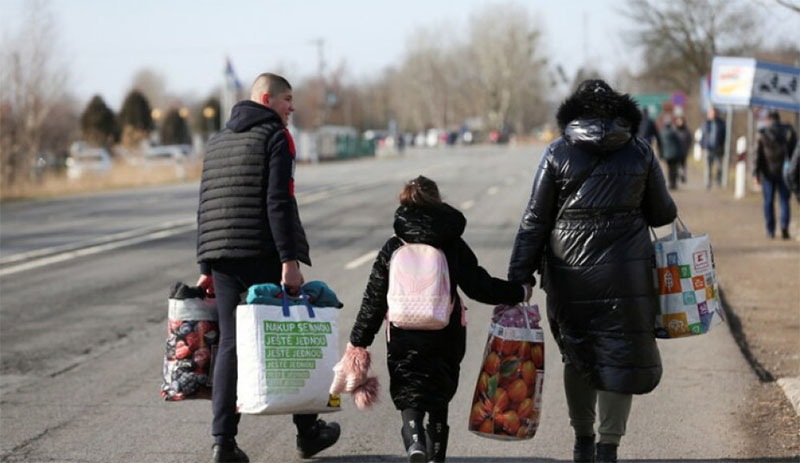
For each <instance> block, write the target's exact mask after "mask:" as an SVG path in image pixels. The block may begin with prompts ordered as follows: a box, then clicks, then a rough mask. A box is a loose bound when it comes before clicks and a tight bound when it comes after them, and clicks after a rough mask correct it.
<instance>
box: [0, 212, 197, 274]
mask: <svg viewBox="0 0 800 463" xmlns="http://www.w3.org/2000/svg"><path fill="white" fill-rule="evenodd" d="M195 228H196V227H195V224H191V225H184V226H182V227H176V228H170V229H169V230H161V231H157V232H153V233H148V234H146V235H142V236H136V237H133V238H127V239H123V240H119V241H115V242H113V243H106V244H101V245H98V246H91V247H88V248H83V249H77V250H75V251H69V252H63V253H60V254H56V255H54V256H50V257H43V258H41V259H34V260H31V261H29V262H25V263H24V264H19V265H14V266H11V267H7V268H4V269H0V276H5V275H11V274H13V273H17V272H22V271H24V270H31V269H34V268H39V267H43V266H45V265H50V264H55V263H57V262H63V261H65V260H70V259H74V258H76V257H81V256H89V255H92V254H97V253H100V252H104V251H110V250H112V249H118V248H121V247H125V246H131V245H134V244H140V243H145V242H147V241H152V240H157V239H162V238H168V237H170V236H175V235H180V234H181V233H187V232H190V231H192V230H194V229H195Z"/></svg>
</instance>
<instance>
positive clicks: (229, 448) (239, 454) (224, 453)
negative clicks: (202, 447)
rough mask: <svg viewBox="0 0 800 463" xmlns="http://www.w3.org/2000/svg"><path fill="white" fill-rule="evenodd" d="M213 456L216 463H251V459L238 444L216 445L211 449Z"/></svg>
mask: <svg viewBox="0 0 800 463" xmlns="http://www.w3.org/2000/svg"><path fill="white" fill-rule="evenodd" d="M211 455H212V457H211V458H212V459H211V461H213V462H214V463H249V462H250V458H248V457H247V454H246V453H244V452H243V451H242V449H240V448H239V446H237V445H236V444H233V445H220V444H214V446H213V447H211Z"/></svg>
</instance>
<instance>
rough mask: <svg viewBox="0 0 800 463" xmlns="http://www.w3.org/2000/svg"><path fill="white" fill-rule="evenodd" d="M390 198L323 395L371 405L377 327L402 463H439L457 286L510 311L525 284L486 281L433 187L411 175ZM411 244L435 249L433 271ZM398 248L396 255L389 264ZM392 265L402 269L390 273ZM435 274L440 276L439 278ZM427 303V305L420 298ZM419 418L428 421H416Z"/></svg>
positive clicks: (461, 337)
mask: <svg viewBox="0 0 800 463" xmlns="http://www.w3.org/2000/svg"><path fill="white" fill-rule="evenodd" d="M399 199H400V207H399V208H398V209H397V210H396V211H395V216H394V232H395V234H394V236H392V237H391V238H389V240H388V241H386V243H385V244H384V246H383V248H382V249H381V250H380V251H379V253H378V256H377V258H376V259H375V262H374V264H373V266H372V273H371V274H370V278H369V282H368V283H367V288H366V290H365V292H364V297H363V300H362V303H361V309H360V310H359V312H358V315H357V316H356V320H355V323H354V324H353V328H352V331H351V333H350V342H349V344H348V346H347V350H346V351H345V354H344V357H343V358H342V360H341V361H340V362H339V364H338V365H337V367H336V378H335V379H334V383H333V385H332V389H331V391H332V392H339V393H341V392H350V393H352V394H353V398H354V400H355V403H356V405H357V406H358V407H359V408H366V407H369V405H370V404H371V403H372V402H374V400H375V399H376V396H377V380H376V379H375V378H374V377H373V378H368V377H367V371H368V369H369V364H370V356H369V352H368V351H367V350H366V348H367V347H369V346H370V345H371V344H372V342H373V340H374V339H375V335H376V334H377V333H378V331H379V330H380V329H381V326H382V325H383V322H384V320H386V322H387V333H386V338H387V366H388V368H389V378H390V385H389V393H390V395H391V398H392V402H393V403H394V406H395V407H396V408H397V409H398V410H399V411H400V413H401V417H402V426H401V431H400V433H401V436H402V439H403V445H404V447H403V448H404V450H405V451H406V452H407V453H408V459H409V460H408V461H410V462H430V461H432V462H443V461H445V456H446V453H447V438H448V433H449V427H448V424H447V414H448V405H449V403H450V401H451V400H452V399H453V396H454V395H455V393H456V389H457V387H458V379H459V372H460V365H461V361H462V360H463V358H464V353H465V349H466V318H465V316H464V311H465V310H466V308H465V307H464V305H463V302H462V301H461V298H460V296H459V294H458V291H457V288H461V290H462V291H464V293H465V294H466V295H467V296H468V297H469V298H471V299H474V300H476V301H479V302H482V303H485V304H509V305H513V304H516V303H519V302H522V301H523V300H528V299H529V298H530V293H531V287H530V286H529V285H521V284H519V283H512V282H509V281H506V280H501V279H499V278H494V277H492V276H491V275H490V274H489V273H488V272H487V271H486V270H485V269H484V268H482V267H481V266H480V265H479V264H478V259H477V258H476V257H475V254H474V253H473V252H472V250H471V249H470V247H469V245H467V243H466V242H465V241H464V239H463V238H462V237H461V235H462V234H463V232H464V229H465V227H466V218H465V217H464V215H463V214H462V213H461V212H459V211H458V210H456V209H455V208H453V207H452V206H450V205H448V204H447V203H445V202H443V201H442V199H441V196H440V195H439V188H438V187H437V185H436V183H435V182H434V181H432V180H430V179H428V178H426V177H423V176H419V177H417V178H415V179H413V180H411V181H409V182H407V183H406V184H405V187H404V188H403V190H402V192H401V193H400V198H399ZM419 244H424V245H429V246H432V247H433V248H435V249H436V250H438V251H441V254H442V255H443V256H444V260H445V261H446V263H442V264H439V263H438V262H440V261H438V260H437V259H436V253H435V252H434V253H431V252H427V251H424V250H423V252H422V253H421V254H420V255H422V256H425V257H418V256H415V255H412V254H410V253H409V254H405V253H406V250H407V249H408V247H409V246H412V245H419ZM399 250H403V251H402V253H404V254H405V255H404V256H402V258H397V259H395V258H393V256H394V255H395V253H397V252H400V251H399ZM423 259H431V260H429V261H428V262H431V264H430V265H429V266H427V267H429V270H430V271H425V268H426V265H424V262H425V261H424V260H423ZM421 262H423V264H421ZM392 265H394V266H395V267H397V266H400V265H403V266H404V268H403V269H398V268H395V269H392V268H391V267H392ZM442 268H444V270H442ZM398 270H403V271H398ZM442 271H444V273H446V277H447V278H446V279H445V278H441V277H440V275H439V274H440V273H442ZM392 280H395V281H392ZM443 281H446V282H447V284H449V288H447V289H446V292H447V293H449V294H448V295H447V296H448V297H447V298H446V299H448V300H447V301H446V303H447V304H446V308H445V313H446V314H447V315H446V318H445V320H444V323H441V324H440V325H437V324H436V323H435V322H430V320H428V319H426V317H425V314H424V313H423V312H424V311H425V310H427V309H428V308H436V306H437V305H441V304H438V302H437V301H438V300H439V299H441V292H442V290H441V289H440V288H441V287H442V286H441V285H442V282H443ZM428 297H430V298H432V299H435V300H432V301H426V300H424V299H425V298H428ZM439 312H440V313H441V310H439ZM396 314H397V315H396ZM402 315H408V316H405V317H404V316H402ZM433 318H436V317H432V318H431V319H433ZM420 320H421V321H420ZM426 320H427V321H426ZM414 323H416V324H414ZM442 325H444V326H443V327H441V326H442ZM426 415H427V418H428V420H427V423H423V421H424V419H425V416H426Z"/></svg>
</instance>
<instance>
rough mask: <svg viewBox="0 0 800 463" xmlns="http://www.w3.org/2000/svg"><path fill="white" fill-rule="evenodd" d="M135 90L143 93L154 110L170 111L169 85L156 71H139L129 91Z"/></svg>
mask: <svg viewBox="0 0 800 463" xmlns="http://www.w3.org/2000/svg"><path fill="white" fill-rule="evenodd" d="M133 90H138V91H139V92H140V93H142V94H143V95H144V97H145V98H146V99H147V101H148V102H149V103H150V106H151V107H152V108H153V109H156V108H159V109H161V111H162V112H164V113H166V111H167V110H168V108H167V106H169V104H168V103H169V102H168V99H169V97H168V96H167V83H166V80H165V79H164V77H163V76H162V75H161V74H159V73H157V72H156V71H153V70H152V69H141V70H139V71H137V72H136V74H135V75H134V76H133V79H132V81H131V88H130V90H129V91H133Z"/></svg>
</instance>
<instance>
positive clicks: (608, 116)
mask: <svg viewBox="0 0 800 463" xmlns="http://www.w3.org/2000/svg"><path fill="white" fill-rule="evenodd" d="M556 120H557V121H558V127H559V129H560V131H561V134H562V136H563V137H564V138H565V139H566V141H567V142H569V143H571V144H574V145H578V146H581V147H583V148H587V149H589V150H591V151H602V152H607V151H614V150H616V149H619V148H620V147H621V146H622V145H624V144H625V143H628V141H629V140H630V139H631V138H633V137H634V136H635V135H636V133H637V131H638V130H639V123H640V122H641V121H642V113H641V111H640V110H639V107H638V106H637V105H636V102H635V101H634V100H633V99H632V98H631V97H630V96H629V95H625V94H621V93H617V92H615V91H614V90H612V89H611V87H609V86H608V84H606V83H605V82H603V81H602V80H587V81H584V82H582V83H581V84H580V85H579V86H578V89H577V90H576V91H575V93H573V94H572V95H570V96H569V97H568V98H567V99H566V100H564V102H563V103H561V106H559V108H558V112H557V113H556Z"/></svg>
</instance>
